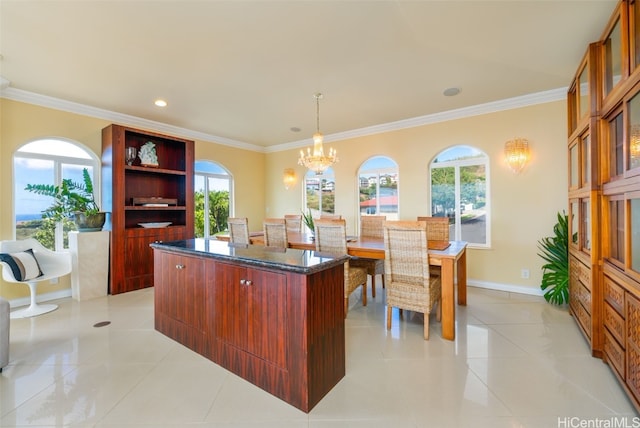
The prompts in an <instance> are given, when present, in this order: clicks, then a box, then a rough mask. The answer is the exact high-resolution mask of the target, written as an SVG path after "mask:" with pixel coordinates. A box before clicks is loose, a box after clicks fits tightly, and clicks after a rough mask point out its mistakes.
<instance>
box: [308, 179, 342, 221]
mask: <svg viewBox="0 0 640 428" xmlns="http://www.w3.org/2000/svg"><path fill="white" fill-rule="evenodd" d="M304 188H305V206H306V207H307V210H308V211H311V214H312V215H313V217H320V216H321V215H322V214H335V209H336V180H335V177H334V173H333V169H332V168H328V169H327V170H326V171H325V172H324V173H323V174H322V175H316V173H315V172H313V171H309V172H308V173H307V175H305V177H304Z"/></svg>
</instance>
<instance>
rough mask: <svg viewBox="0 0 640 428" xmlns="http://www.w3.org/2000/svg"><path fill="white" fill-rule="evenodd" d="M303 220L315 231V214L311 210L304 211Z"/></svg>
mask: <svg viewBox="0 0 640 428" xmlns="http://www.w3.org/2000/svg"><path fill="white" fill-rule="evenodd" d="M302 221H303V222H304V224H305V226H307V227H308V228H309V230H310V231H311V233H313V231H314V230H315V229H314V224H313V215H311V210H309V211H307V212H306V213H305V212H304V211H302Z"/></svg>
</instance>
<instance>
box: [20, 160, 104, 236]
mask: <svg viewBox="0 0 640 428" xmlns="http://www.w3.org/2000/svg"><path fill="white" fill-rule="evenodd" d="M82 178H83V182H82V183H76V182H74V181H73V180H71V179H69V178H67V179H64V180H62V184H61V185H60V186H54V185H53V184H27V187H25V190H27V191H29V192H33V193H36V194H38V195H44V196H51V197H52V198H54V200H53V203H52V204H51V205H50V206H49V207H48V208H47V209H45V210H44V211H42V216H43V217H46V218H50V219H52V220H54V221H56V222H58V221H62V220H64V219H65V218H73V219H74V221H75V223H76V226H77V228H78V231H80V232H86V231H95V230H102V226H103V225H104V222H105V218H106V217H105V213H104V212H102V211H100V208H99V207H98V204H97V203H96V201H95V199H94V196H93V182H92V181H91V176H90V175H89V171H88V170H87V168H84V169H83V170H82Z"/></svg>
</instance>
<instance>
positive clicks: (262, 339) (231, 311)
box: [215, 263, 287, 367]
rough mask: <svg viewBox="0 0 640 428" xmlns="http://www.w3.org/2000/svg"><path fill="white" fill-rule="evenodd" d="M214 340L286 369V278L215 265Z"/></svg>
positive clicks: (224, 265)
mask: <svg viewBox="0 0 640 428" xmlns="http://www.w3.org/2000/svg"><path fill="white" fill-rule="evenodd" d="M215 272H216V273H215V302H216V307H215V312H216V313H217V314H219V316H218V317H216V321H217V323H216V327H215V328H216V336H217V337H218V338H219V339H220V340H224V341H225V342H227V343H228V344H230V345H233V346H235V347H237V348H239V349H242V350H243V351H246V352H249V353H251V354H253V355H255V356H257V357H259V358H262V359H264V360H267V361H269V362H271V363H273V364H276V365H278V366H280V367H286V340H287V336H286V315H285V310H286V307H285V305H286V301H287V290H286V284H287V281H286V277H285V275H283V274H278V273H275V272H269V271H264V270H259V269H248V268H245V267H241V266H234V265H229V264H225V263H219V264H217V265H216V269H215Z"/></svg>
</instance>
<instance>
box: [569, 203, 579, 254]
mask: <svg viewBox="0 0 640 428" xmlns="http://www.w3.org/2000/svg"><path fill="white" fill-rule="evenodd" d="M579 215H580V211H579V209H578V200H577V199H574V200H571V202H570V203H569V245H571V246H573V247H576V248H577V247H578V219H579Z"/></svg>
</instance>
